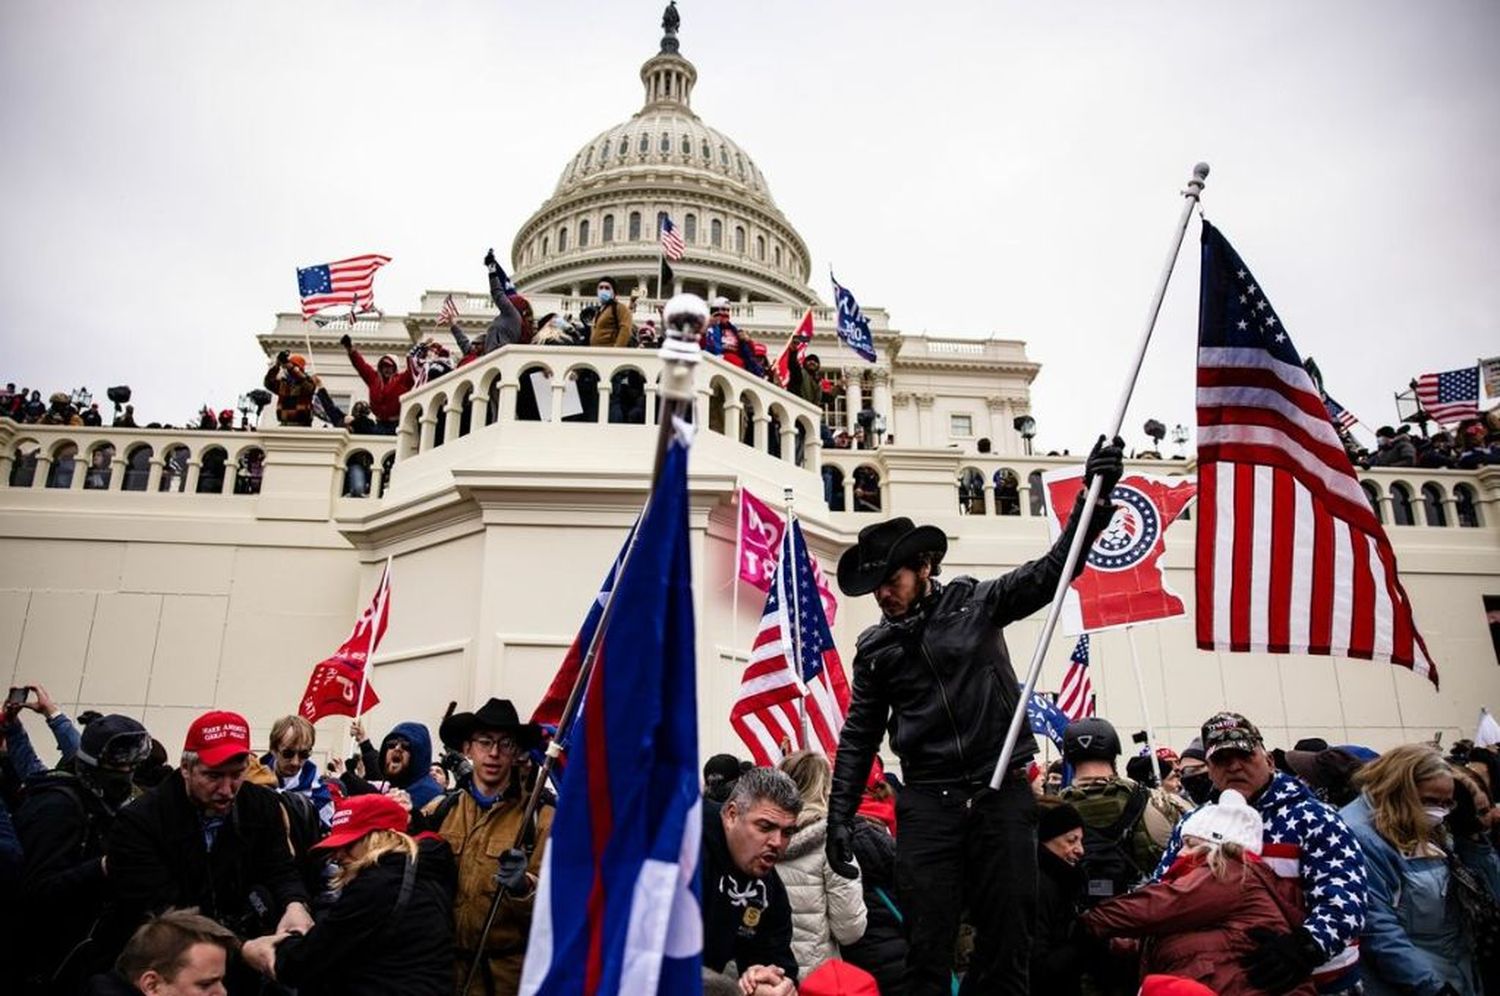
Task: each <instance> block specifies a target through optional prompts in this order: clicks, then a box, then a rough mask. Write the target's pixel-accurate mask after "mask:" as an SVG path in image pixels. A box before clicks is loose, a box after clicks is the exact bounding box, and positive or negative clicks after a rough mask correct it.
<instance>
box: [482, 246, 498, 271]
mask: <svg viewBox="0 0 1500 996" xmlns="http://www.w3.org/2000/svg"><path fill="white" fill-rule="evenodd" d="M484 265H485V266H486V267H488V268H489V269H491V270H498V269H500V264H499V263H497V262H495V250H493V249H491V250H490V251H489V252H487V253H485V254H484Z"/></svg>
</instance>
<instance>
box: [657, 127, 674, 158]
mask: <svg viewBox="0 0 1500 996" xmlns="http://www.w3.org/2000/svg"><path fill="white" fill-rule="evenodd" d="M657 148H659V149H661V152H662V155H666V154H667V153H668V152H671V151H672V136H671V135H668V134H667V133H666V132H662V133H661V144H660V145H659V146H657Z"/></svg>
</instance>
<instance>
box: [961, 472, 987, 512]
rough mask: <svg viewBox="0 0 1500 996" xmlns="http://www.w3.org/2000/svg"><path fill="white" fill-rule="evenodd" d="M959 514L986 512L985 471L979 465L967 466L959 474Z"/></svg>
mask: <svg viewBox="0 0 1500 996" xmlns="http://www.w3.org/2000/svg"><path fill="white" fill-rule="evenodd" d="M958 514H959V515H983V514H984V473H983V471H981V470H979V469H978V468H977V467H965V468H964V469H963V472H962V473H960V474H959V475H958Z"/></svg>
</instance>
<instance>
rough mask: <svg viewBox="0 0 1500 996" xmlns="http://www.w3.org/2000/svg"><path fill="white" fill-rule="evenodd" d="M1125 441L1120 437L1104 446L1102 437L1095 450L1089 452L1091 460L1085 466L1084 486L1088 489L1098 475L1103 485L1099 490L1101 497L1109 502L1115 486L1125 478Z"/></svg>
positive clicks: (1095, 445)
mask: <svg viewBox="0 0 1500 996" xmlns="http://www.w3.org/2000/svg"><path fill="white" fill-rule="evenodd" d="M1124 461H1125V440H1123V439H1121V438H1120V437H1119V436H1116V437H1115V441H1114V442H1113V443H1111V444H1110V445H1109V446H1105V445H1104V437H1103V436H1100V437H1099V441H1098V442H1096V443H1095V444H1094V448H1093V449H1092V450H1090V451H1089V458H1088V461H1087V462H1086V463H1084V465H1083V486H1084V488H1085V489H1087V488H1088V486H1089V484H1090V483H1092V482H1093V480H1094V475H1096V474H1097V475H1098V476H1099V478H1100V480H1101V481H1103V484H1102V485H1101V486H1100V489H1099V497H1100V498H1103V499H1106V500H1108V498H1109V495H1110V492H1111V491H1113V490H1114V489H1115V485H1116V484H1119V483H1120V478H1121V477H1123V476H1125V463H1124Z"/></svg>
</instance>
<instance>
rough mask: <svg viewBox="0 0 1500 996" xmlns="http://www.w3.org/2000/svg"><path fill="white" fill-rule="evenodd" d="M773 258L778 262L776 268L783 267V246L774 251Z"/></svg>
mask: <svg viewBox="0 0 1500 996" xmlns="http://www.w3.org/2000/svg"><path fill="white" fill-rule="evenodd" d="M772 259H773V260H775V262H776V268H777V269H780V268H781V246H777V247H776V248H775V250H773V252H772Z"/></svg>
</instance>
